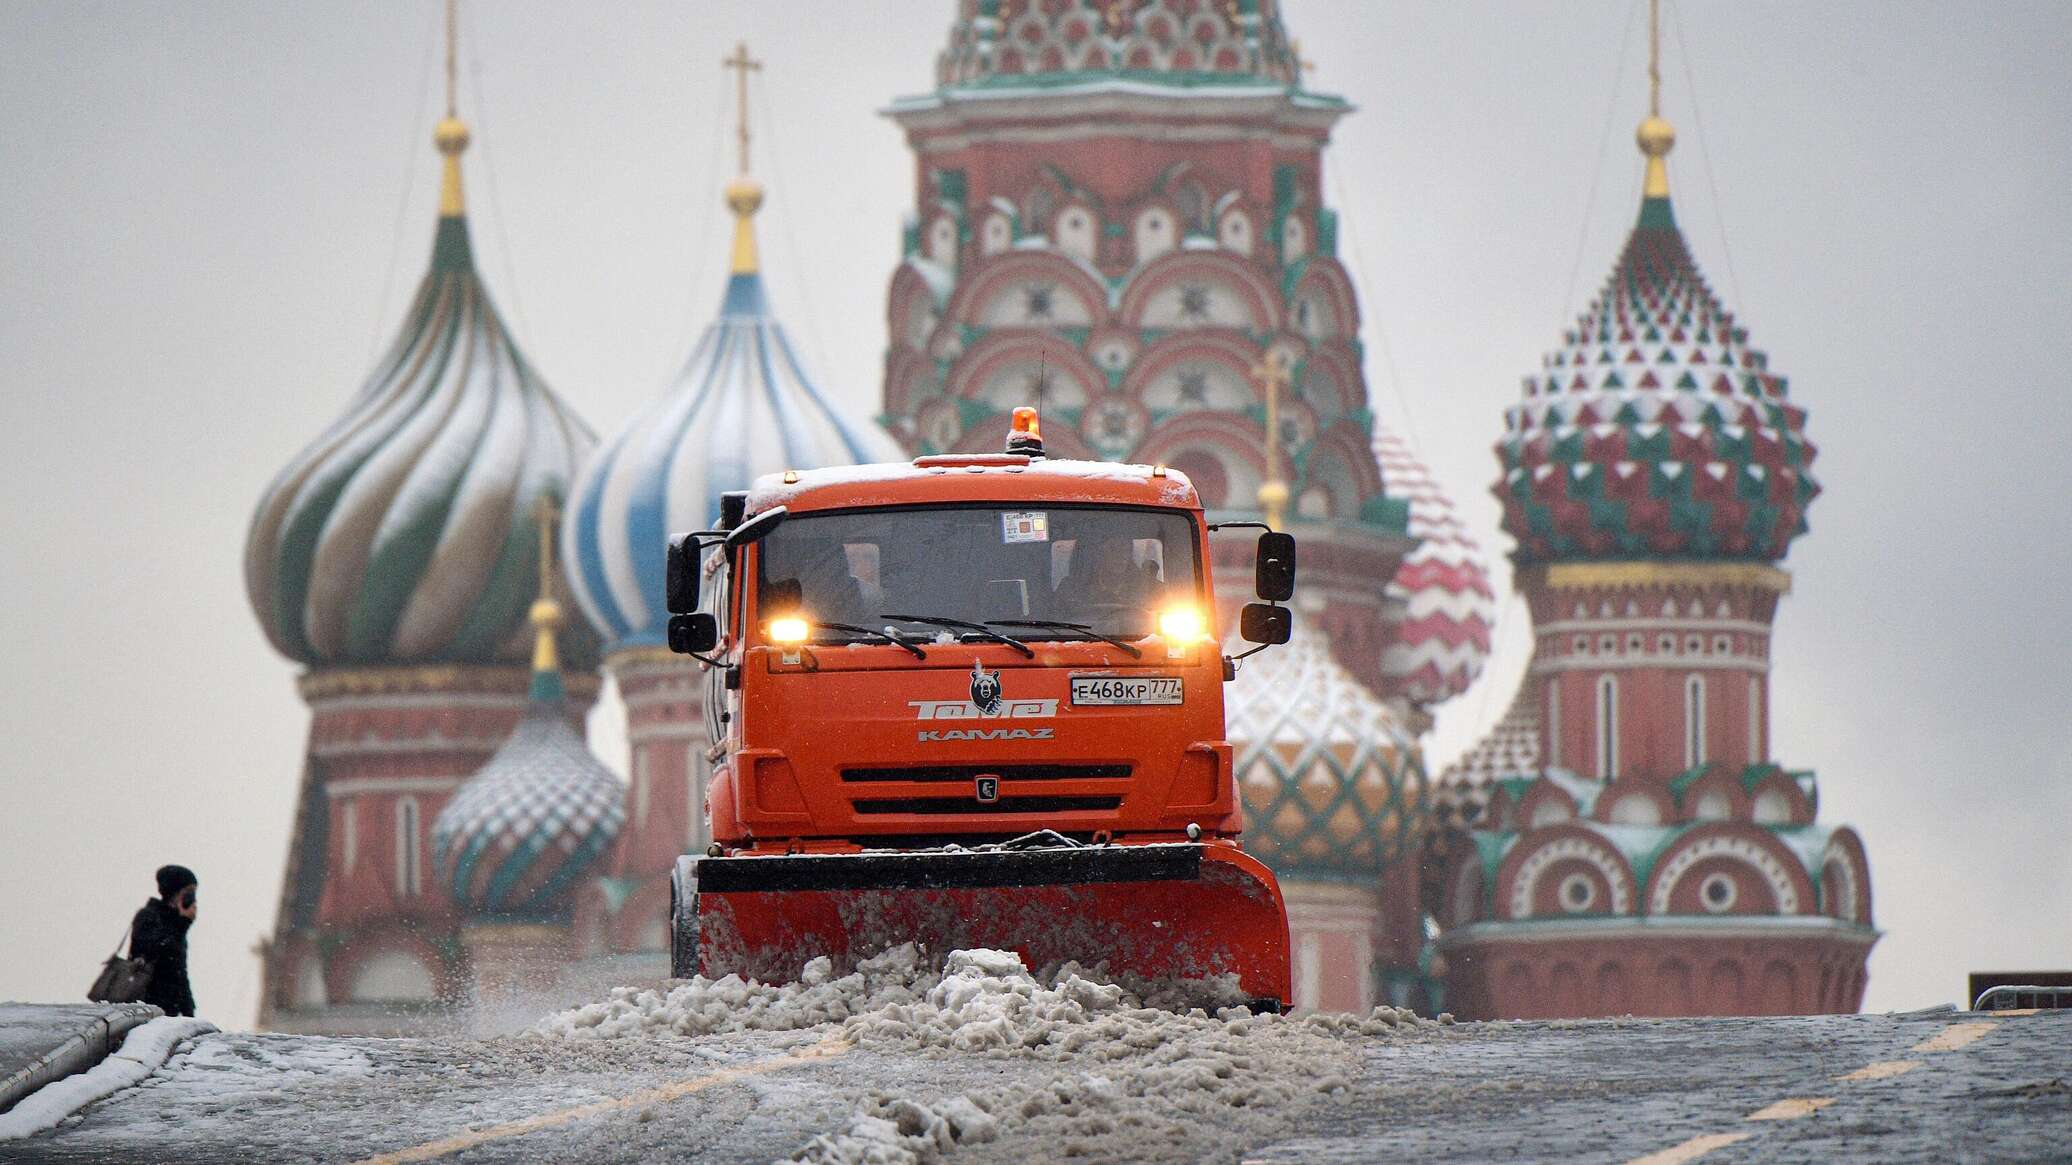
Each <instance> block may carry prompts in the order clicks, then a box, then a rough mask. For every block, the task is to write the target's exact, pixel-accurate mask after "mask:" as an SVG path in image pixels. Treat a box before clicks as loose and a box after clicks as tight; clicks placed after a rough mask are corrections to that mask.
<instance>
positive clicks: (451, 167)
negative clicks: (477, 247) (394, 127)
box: [432, 0, 468, 218]
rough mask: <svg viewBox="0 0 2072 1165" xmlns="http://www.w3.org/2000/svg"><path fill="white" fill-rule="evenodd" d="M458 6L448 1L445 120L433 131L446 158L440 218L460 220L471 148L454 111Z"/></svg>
mask: <svg viewBox="0 0 2072 1165" xmlns="http://www.w3.org/2000/svg"><path fill="white" fill-rule="evenodd" d="M458 5H459V0H446V116H445V117H444V118H442V119H440V121H439V124H438V126H437V127H436V128H434V129H433V130H432V144H433V145H435V146H437V147H439V152H440V153H441V154H443V155H445V161H444V172H443V173H442V174H441V175H440V177H439V217H440V218H459V217H460V216H461V215H463V214H465V213H467V207H466V206H465V205H464V204H463V203H462V202H461V196H460V152H461V151H462V150H465V149H467V148H468V123H467V122H465V121H462V120H461V119H460V115H459V113H457V112H456V111H455V108H454V91H455V89H456V88H457V87H458V86H457V85H456V84H455V77H456V75H457V70H456V69H455V68H454V45H455V42H456V41H457V40H458V39H459V33H458V31H457V28H458V23H459V22H458V21H457V19H456V18H455V10H456V8H457V7H458Z"/></svg>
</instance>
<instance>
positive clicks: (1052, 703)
mask: <svg viewBox="0 0 2072 1165" xmlns="http://www.w3.org/2000/svg"><path fill="white" fill-rule="evenodd" d="M907 707H909V708H912V709H913V710H914V719H916V720H1042V719H1046V718H1048V717H1051V716H1055V715H1057V714H1058V702H1057V701H1056V700H1001V701H1000V702H999V710H998V711H994V712H988V711H985V710H983V709H981V708H980V707H979V706H978V704H976V703H975V702H973V701H971V700H908V701H907Z"/></svg>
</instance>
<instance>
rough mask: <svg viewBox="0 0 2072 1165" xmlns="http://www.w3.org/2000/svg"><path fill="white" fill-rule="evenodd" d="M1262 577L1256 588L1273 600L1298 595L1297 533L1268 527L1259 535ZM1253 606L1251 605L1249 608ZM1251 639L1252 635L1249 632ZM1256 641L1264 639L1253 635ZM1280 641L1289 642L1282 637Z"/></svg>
mask: <svg viewBox="0 0 2072 1165" xmlns="http://www.w3.org/2000/svg"><path fill="white" fill-rule="evenodd" d="M1257 571H1258V581H1257V584H1256V586H1255V587H1254V589H1255V590H1257V591H1258V592H1259V597H1260V598H1262V599H1265V600H1266V601H1267V602H1269V603H1285V602H1287V601H1288V600H1289V599H1291V598H1293V597H1294V596H1295V536H1294V535H1293V534H1283V533H1281V532H1280V531H1278V530H1268V531H1267V532H1266V533H1264V534H1261V535H1260V536H1259V556H1258V567H1257ZM1250 609H1251V608H1249V607H1247V608H1246V610H1250ZM1245 638H1247V639H1251V638H1252V637H1251V636H1250V635H1247V636H1245ZM1252 642H1254V643H1263V642H1265V641H1264V640H1259V639H1253V640H1252ZM1280 642H1286V641H1285V640H1282V641H1280Z"/></svg>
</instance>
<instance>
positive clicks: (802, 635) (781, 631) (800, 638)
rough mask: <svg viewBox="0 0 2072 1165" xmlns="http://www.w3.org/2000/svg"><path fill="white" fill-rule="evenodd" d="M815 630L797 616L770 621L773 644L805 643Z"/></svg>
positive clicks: (787, 616)
mask: <svg viewBox="0 0 2072 1165" xmlns="http://www.w3.org/2000/svg"><path fill="white" fill-rule="evenodd" d="M812 630H813V628H812V626H811V625H810V624H808V623H807V622H806V621H805V620H804V619H801V618H799V617H798V616H797V615H786V616H784V617H783V618H780V619H772V620H770V641H771V642H773V643H804V642H805V641H806V636H807V635H808V634H810V633H811V632H812Z"/></svg>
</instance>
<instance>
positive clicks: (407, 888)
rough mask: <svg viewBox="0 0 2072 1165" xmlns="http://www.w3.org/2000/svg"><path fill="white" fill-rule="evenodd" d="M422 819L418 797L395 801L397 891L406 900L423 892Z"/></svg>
mask: <svg viewBox="0 0 2072 1165" xmlns="http://www.w3.org/2000/svg"><path fill="white" fill-rule="evenodd" d="M422 817H423V815H422V813H421V811H420V810H419V809H418V807H417V798H415V797H404V798H402V799H401V800H399V801H397V802H396V892H397V893H399V894H401V895H403V896H404V897H406V898H415V897H416V896H417V895H419V894H422V893H424V843H423V833H424V830H423V828H422Z"/></svg>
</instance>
